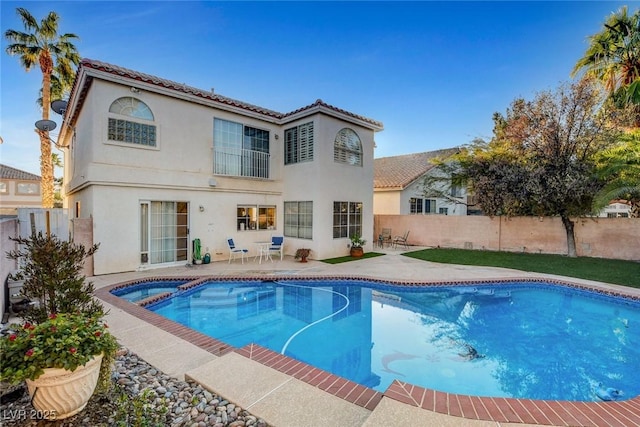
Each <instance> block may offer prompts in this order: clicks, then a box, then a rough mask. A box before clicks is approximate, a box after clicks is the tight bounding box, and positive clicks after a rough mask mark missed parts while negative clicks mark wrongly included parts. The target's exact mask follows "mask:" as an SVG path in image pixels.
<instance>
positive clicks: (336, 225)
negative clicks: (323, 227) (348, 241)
mask: <svg viewBox="0 0 640 427" xmlns="http://www.w3.org/2000/svg"><path fill="white" fill-rule="evenodd" d="M356 234H357V235H359V236H362V202H333V238H334V239H339V238H342V237H348V238H351V237H352V236H354V235H356Z"/></svg>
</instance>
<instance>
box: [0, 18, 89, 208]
mask: <svg viewBox="0 0 640 427" xmlns="http://www.w3.org/2000/svg"><path fill="white" fill-rule="evenodd" d="M16 12H17V13H18V16H19V17H20V19H21V20H22V23H23V24H24V28H25V31H26V32H22V31H16V30H7V31H6V32H5V38H6V39H7V40H8V42H9V45H8V46H7V49H6V52H7V53H8V54H9V55H12V56H13V55H18V56H19V58H20V63H21V64H22V66H23V67H24V69H25V70H26V71H30V70H31V69H32V68H34V67H35V66H36V64H38V65H39V66H40V71H41V72H42V104H41V105H42V106H43V107H42V119H43V120H48V119H49V108H50V107H49V105H50V103H51V79H52V75H55V76H56V78H57V80H58V82H59V83H60V84H61V85H62V88H61V90H60V93H64V92H65V89H68V88H69V87H70V86H71V83H72V81H73V76H74V74H75V73H74V67H75V66H77V65H78V64H79V63H80V55H79V54H78V51H77V49H76V47H75V46H74V44H73V43H72V40H73V39H77V38H78V36H76V35H75V34H71V33H67V34H62V35H60V34H58V22H59V19H60V18H59V16H58V14H57V13H55V12H49V14H48V15H47V16H46V17H45V18H43V19H42V20H41V21H40V22H38V21H37V20H36V19H35V18H34V17H33V15H31V13H29V11H28V10H26V9H24V8H17V9H16ZM36 132H37V133H38V135H39V136H40V174H41V178H42V207H44V208H51V207H53V203H54V190H53V182H54V177H53V163H52V161H51V139H50V138H49V132H48V131H46V130H36Z"/></svg>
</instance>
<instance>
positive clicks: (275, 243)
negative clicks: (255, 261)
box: [269, 236, 284, 262]
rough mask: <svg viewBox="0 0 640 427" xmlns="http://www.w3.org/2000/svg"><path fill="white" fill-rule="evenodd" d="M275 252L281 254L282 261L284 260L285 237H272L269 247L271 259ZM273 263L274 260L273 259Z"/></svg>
mask: <svg viewBox="0 0 640 427" xmlns="http://www.w3.org/2000/svg"><path fill="white" fill-rule="evenodd" d="M273 252H275V253H278V254H280V261H282V259H283V258H284V237H283V236H271V246H269V259H271V254H272V253H273ZM271 261H272V262H273V259H271Z"/></svg>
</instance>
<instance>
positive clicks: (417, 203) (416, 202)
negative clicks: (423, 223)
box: [409, 197, 424, 215]
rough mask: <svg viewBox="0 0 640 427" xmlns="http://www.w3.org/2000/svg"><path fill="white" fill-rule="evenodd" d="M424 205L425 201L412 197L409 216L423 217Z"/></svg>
mask: <svg viewBox="0 0 640 427" xmlns="http://www.w3.org/2000/svg"><path fill="white" fill-rule="evenodd" d="M423 205H424V200H423V199H420V198H417V197H412V198H411V199H409V214H411V215H422V207H423Z"/></svg>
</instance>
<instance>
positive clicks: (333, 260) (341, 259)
mask: <svg viewBox="0 0 640 427" xmlns="http://www.w3.org/2000/svg"><path fill="white" fill-rule="evenodd" d="M382 255H384V254H381V253H378V252H365V254H364V255H363V256H361V257H353V256H341V257H338V258H327V259H323V260H321V261H322V262H326V263H327V264H340V263H341V262H349V261H357V260H359V259H366V258H375V257H377V256H382Z"/></svg>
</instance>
